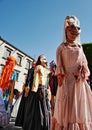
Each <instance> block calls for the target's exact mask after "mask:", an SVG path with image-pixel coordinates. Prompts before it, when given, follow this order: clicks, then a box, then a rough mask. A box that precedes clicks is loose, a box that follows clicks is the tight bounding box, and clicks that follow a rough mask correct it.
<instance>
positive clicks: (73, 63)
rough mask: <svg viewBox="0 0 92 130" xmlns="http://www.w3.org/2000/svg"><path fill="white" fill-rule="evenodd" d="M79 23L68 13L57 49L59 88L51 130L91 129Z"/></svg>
mask: <svg viewBox="0 0 92 130" xmlns="http://www.w3.org/2000/svg"><path fill="white" fill-rule="evenodd" d="M80 32H81V29H80V22H79V20H78V18H77V17H76V16H67V17H66V18H65V23H64V35H63V41H62V43H61V44H60V45H59V47H58V48H57V51H56V65H57V67H56V72H55V74H56V75H57V77H58V89H57V95H56V102H55V111H54V117H53V123H52V130H92V91H91V89H90V86H89V85H88V83H87V79H88V78H89V75H90V72H89V68H88V63H87V59H86V56H85V54H84V51H83V48H82V45H81V43H80Z"/></svg>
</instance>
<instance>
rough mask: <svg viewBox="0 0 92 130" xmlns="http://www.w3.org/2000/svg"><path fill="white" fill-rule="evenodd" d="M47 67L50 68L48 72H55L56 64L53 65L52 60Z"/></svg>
mask: <svg viewBox="0 0 92 130" xmlns="http://www.w3.org/2000/svg"><path fill="white" fill-rule="evenodd" d="M49 66H50V71H51V72H55V70H56V64H55V62H54V60H52V61H51V62H50V64H49Z"/></svg>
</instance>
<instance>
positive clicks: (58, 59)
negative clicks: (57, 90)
mask: <svg viewBox="0 0 92 130" xmlns="http://www.w3.org/2000/svg"><path fill="white" fill-rule="evenodd" d="M62 49H63V48H62V45H61V44H60V46H59V47H58V48H57V51H56V71H55V75H58V74H61V75H64V68H63V61H62Z"/></svg>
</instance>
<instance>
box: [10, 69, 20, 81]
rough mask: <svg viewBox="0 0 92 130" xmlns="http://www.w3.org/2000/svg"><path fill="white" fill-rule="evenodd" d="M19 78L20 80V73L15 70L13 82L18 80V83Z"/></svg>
mask: <svg viewBox="0 0 92 130" xmlns="http://www.w3.org/2000/svg"><path fill="white" fill-rule="evenodd" d="M18 78H19V71H17V70H14V72H13V74H12V77H11V80H16V81H18Z"/></svg>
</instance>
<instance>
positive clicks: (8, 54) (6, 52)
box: [4, 48, 11, 58]
mask: <svg viewBox="0 0 92 130" xmlns="http://www.w3.org/2000/svg"><path fill="white" fill-rule="evenodd" d="M10 55H11V50H10V49H7V48H6V50H5V54H4V58H7V57H8V56H10Z"/></svg>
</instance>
